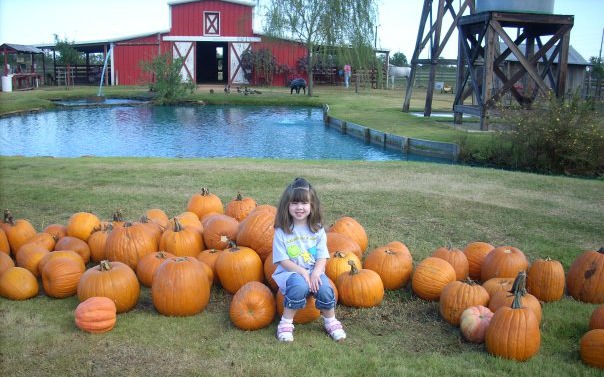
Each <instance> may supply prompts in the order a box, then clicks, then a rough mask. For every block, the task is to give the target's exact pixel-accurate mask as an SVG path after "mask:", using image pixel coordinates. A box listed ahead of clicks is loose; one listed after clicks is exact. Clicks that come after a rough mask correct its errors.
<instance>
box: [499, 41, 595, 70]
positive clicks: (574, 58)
mask: <svg viewBox="0 0 604 377" xmlns="http://www.w3.org/2000/svg"><path fill="white" fill-rule="evenodd" d="M507 48H508V46H507V45H506V44H505V43H504V42H499V51H505V50H506V49H507ZM518 49H519V50H520V51H522V53H523V54H525V53H526V44H521V45H520V46H518ZM553 50H554V49H553V48H550V49H549V50H548V51H547V52H546V54H545V55H546V56H547V58H548V59H549V58H550V57H551V56H552V52H553ZM559 58H560V55H558V56H556V59H554V63H558V59H559ZM505 60H506V61H513V62H517V61H518V58H516V55H514V54H510V55H509V56H508V57H507V58H506V59H505ZM568 64H571V65H586V66H587V65H590V63H589V62H588V61H587V60H585V59H584V58H583V56H581V54H579V53H578V52H577V50H575V49H574V48H573V46H569V47H568Z"/></svg>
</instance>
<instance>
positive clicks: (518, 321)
mask: <svg viewBox="0 0 604 377" xmlns="http://www.w3.org/2000/svg"><path fill="white" fill-rule="evenodd" d="M525 290H526V273H522V272H521V273H519V274H518V277H517V278H516V280H515V281H514V292H513V294H514V300H513V302H512V305H511V307H508V306H504V307H501V308H499V309H498V310H497V311H496V312H495V314H493V318H491V323H490V324H489V327H488V328H487V332H486V336H485V343H486V346H487V350H488V351H489V353H491V354H493V355H496V356H501V357H503V358H506V359H511V360H517V361H526V360H528V359H530V358H531V357H533V356H535V355H536V354H537V353H538V352H539V348H540V346H541V331H540V330H539V321H538V320H537V317H536V316H535V313H534V312H533V310H532V309H531V308H528V307H523V306H522V303H521V300H522V293H523V291H525Z"/></svg>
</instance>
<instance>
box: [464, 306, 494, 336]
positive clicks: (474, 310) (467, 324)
mask: <svg viewBox="0 0 604 377" xmlns="http://www.w3.org/2000/svg"><path fill="white" fill-rule="evenodd" d="M491 318H493V312H492V311H491V310H490V309H489V308H487V307H486V306H482V305H476V306H470V307H469V308H467V309H466V310H464V311H463V312H462V313H461V317H460V319H459V330H460V331H461V333H462V335H463V337H464V338H466V339H467V340H468V341H470V342H472V343H484V337H485V334H486V332H487V328H488V327H489V324H490V323H491Z"/></svg>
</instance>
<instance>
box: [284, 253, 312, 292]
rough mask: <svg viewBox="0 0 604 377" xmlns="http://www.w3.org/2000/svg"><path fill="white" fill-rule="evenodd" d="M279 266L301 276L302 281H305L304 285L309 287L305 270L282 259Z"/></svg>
mask: <svg viewBox="0 0 604 377" xmlns="http://www.w3.org/2000/svg"><path fill="white" fill-rule="evenodd" d="M279 264H280V265H281V267H283V268H285V269H286V270H287V271H290V272H296V273H298V274H300V275H302V277H303V278H304V280H306V283H307V284H308V285H309V286H310V275H309V274H308V271H307V270H306V268H303V267H300V266H298V265H297V264H296V263H294V262H293V261H292V260H291V259H284V260H282V261H280V262H279Z"/></svg>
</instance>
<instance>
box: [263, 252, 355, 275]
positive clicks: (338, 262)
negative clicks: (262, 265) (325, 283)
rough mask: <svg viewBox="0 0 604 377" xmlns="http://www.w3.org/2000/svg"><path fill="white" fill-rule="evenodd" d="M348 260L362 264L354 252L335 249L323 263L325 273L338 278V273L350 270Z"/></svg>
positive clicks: (345, 272)
mask: <svg viewBox="0 0 604 377" xmlns="http://www.w3.org/2000/svg"><path fill="white" fill-rule="evenodd" d="M348 261H353V262H354V263H355V265H356V266H359V267H361V266H362V263H361V260H360V259H359V257H357V256H356V254H354V253H352V252H346V251H336V252H335V253H334V254H333V255H331V256H330V257H329V259H327V262H326V263H325V275H327V277H328V278H330V279H331V280H333V281H336V280H338V278H339V277H340V275H342V274H347V273H349V272H350V264H348ZM271 263H272V261H271ZM275 266H276V265H275ZM275 269H276V267H275Z"/></svg>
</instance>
